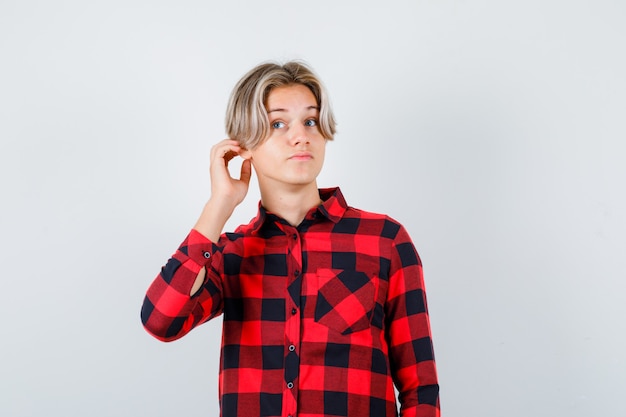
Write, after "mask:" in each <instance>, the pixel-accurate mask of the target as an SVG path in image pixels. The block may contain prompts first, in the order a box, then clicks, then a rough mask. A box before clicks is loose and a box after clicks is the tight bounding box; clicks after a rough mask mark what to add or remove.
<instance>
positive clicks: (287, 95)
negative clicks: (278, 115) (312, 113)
mask: <svg viewBox="0 0 626 417" xmlns="http://www.w3.org/2000/svg"><path fill="white" fill-rule="evenodd" d="M266 106H267V110H268V111H271V110H274V109H276V108H281V109H287V108H291V107H307V108H308V107H312V106H313V107H317V100H316V99H315V95H314V94H313V92H312V91H311V90H310V89H309V87H307V86H305V85H303V84H290V85H286V86H281V87H275V88H273V89H272V90H271V91H270V93H269V95H268V96H267V105H266Z"/></svg>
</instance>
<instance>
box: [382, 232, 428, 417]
mask: <svg viewBox="0 0 626 417" xmlns="http://www.w3.org/2000/svg"><path fill="white" fill-rule="evenodd" d="M385 309H386V311H385V315H386V320H387V323H386V324H387V329H388V335H387V336H388V340H389V359H390V363H391V367H392V372H393V378H394V383H395V384H396V387H397V389H398V392H399V402H400V415H401V416H402V417H438V416H440V408H439V384H438V381H437V371H436V367H435V357H434V352H433V344H432V337H431V329H430V320H429V316H428V307H427V304H426V291H425V287H424V277H423V273H422V264H421V260H420V258H419V255H418V254H417V251H416V250H415V247H414V246H413V243H412V242H411V239H410V237H409V235H408V233H407V232H406V230H405V229H404V228H403V227H400V229H399V231H398V234H397V235H396V238H395V240H394V243H393V250H392V256H391V266H390V274H389V293H388V298H387V304H386V306H385Z"/></svg>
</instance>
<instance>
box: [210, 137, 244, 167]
mask: <svg viewBox="0 0 626 417" xmlns="http://www.w3.org/2000/svg"><path fill="white" fill-rule="evenodd" d="M240 152H241V147H240V146H239V144H238V143H237V142H236V141H230V140H226V141H222V142H220V143H218V144H217V145H215V146H214V147H213V148H212V149H211V161H213V162H219V161H220V160H222V159H223V160H224V161H225V162H226V163H228V161H230V160H231V159H233V158H234V157H235V156H237V155H239V153H240Z"/></svg>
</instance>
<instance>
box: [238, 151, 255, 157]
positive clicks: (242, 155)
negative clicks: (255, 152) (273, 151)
mask: <svg viewBox="0 0 626 417" xmlns="http://www.w3.org/2000/svg"><path fill="white" fill-rule="evenodd" d="M239 156H241V157H242V158H243V159H252V152H250V150H249V149H243V150H242V151H241V152H239Z"/></svg>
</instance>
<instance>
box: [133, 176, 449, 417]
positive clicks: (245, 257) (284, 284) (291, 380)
mask: <svg viewBox="0 0 626 417" xmlns="http://www.w3.org/2000/svg"><path fill="white" fill-rule="evenodd" d="M320 196H321V198H322V200H323V201H324V203H323V204H321V205H320V206H319V207H316V208H314V209H312V210H311V211H310V212H309V213H308V214H307V216H306V217H305V219H304V220H303V221H302V223H301V224H300V225H299V226H297V227H293V226H291V225H289V224H288V223H287V222H286V221H285V220H283V219H281V218H279V217H277V216H276V215H274V214H271V213H269V212H267V211H266V210H265V209H264V208H263V207H260V208H259V213H258V215H257V217H256V218H254V219H253V220H252V221H251V222H250V223H249V224H248V225H245V226H240V227H239V228H237V230H236V231H235V232H234V233H225V234H223V235H222V236H221V237H220V239H219V241H218V242H211V241H209V240H208V239H207V238H206V237H204V236H203V235H201V234H200V233H198V232H197V231H194V230H192V231H191V233H190V234H189V235H188V236H187V238H186V239H185V241H184V242H183V244H182V245H181V246H180V248H179V249H178V250H177V251H176V253H175V254H174V255H173V256H172V258H171V259H170V260H169V261H168V262H167V264H166V265H165V266H164V267H163V269H162V270H161V273H160V274H159V275H158V276H157V278H156V279H155V280H154V282H153V283H152V285H151V286H150V288H149V289H148V292H147V294H146V298H145V300H144V303H143V308H142V312H141V317H142V321H143V324H144V326H145V328H146V330H147V331H148V332H150V333H151V334H152V335H153V336H155V337H156V338H158V339H160V340H163V341H170V340H175V339H177V338H180V337H182V336H183V335H185V334H186V333H188V332H189V331H190V330H191V329H193V328H194V327H195V326H197V325H199V324H202V323H204V322H206V321H207V320H209V319H211V318H213V317H215V316H217V315H219V314H223V315H224V317H223V341H222V354H221V360H220V380H219V387H220V407H221V415H222V416H223V417H235V416H245V417H250V416H283V417H288V416H292V417H295V416H299V417H322V416H352V417H365V416H372V417H389V416H397V408H396V399H395V394H394V385H393V384H394V383H395V385H396V387H397V389H398V391H399V403H400V406H401V410H400V413H401V415H402V416H404V417H410V416H416V417H435V416H439V415H440V414H439V386H438V383H437V374H436V369H435V361H434V355H433V347H432V340H431V331H430V323H429V318H428V311H427V305H426V294H425V290H424V280H423V275H422V267H421V262H420V259H419V256H418V254H417V252H416V251H415V248H414V246H413V243H412V242H411V239H410V238H409V236H408V234H407V232H406V230H405V229H404V228H403V227H402V226H401V225H400V224H399V223H397V222H396V221H394V220H393V219H391V218H389V217H387V216H384V215H380V214H373V213H368V212H365V211H361V210H357V209H354V208H352V207H348V206H347V204H346V202H345V200H344V198H343V195H342V194H341V191H340V190H339V189H338V188H335V189H322V190H320ZM203 267H206V270H207V276H206V278H205V282H204V285H203V287H202V288H201V290H200V291H198V292H197V293H196V294H194V295H193V296H190V295H189V293H190V291H191V287H192V285H193V283H194V281H195V279H196V276H197V275H198V272H199V271H200V270H201V269H202V268H203Z"/></svg>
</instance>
